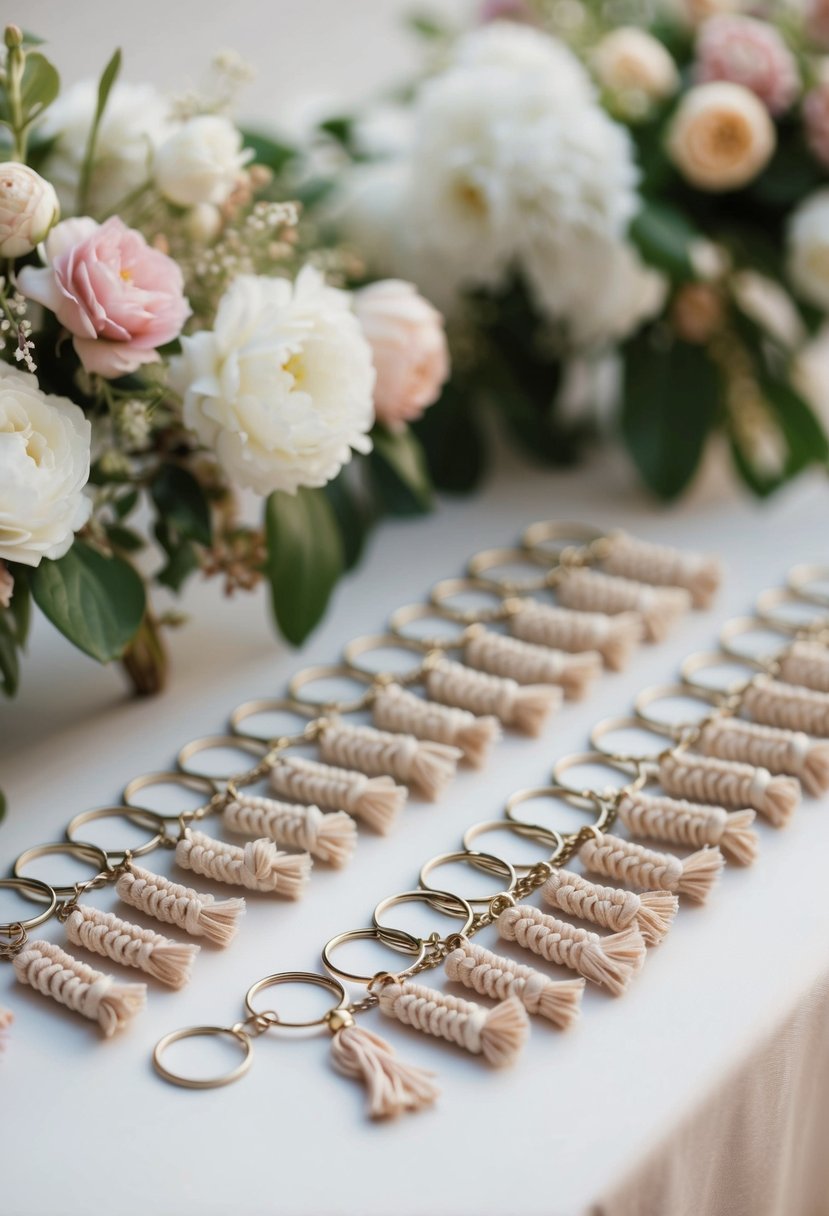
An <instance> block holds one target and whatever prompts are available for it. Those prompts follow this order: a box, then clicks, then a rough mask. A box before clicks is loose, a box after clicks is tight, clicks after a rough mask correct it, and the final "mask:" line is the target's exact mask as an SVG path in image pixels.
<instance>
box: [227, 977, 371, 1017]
mask: <svg viewBox="0 0 829 1216" xmlns="http://www.w3.org/2000/svg"><path fill="white" fill-rule="evenodd" d="M279 984H312V985H313V986H314V987H317V988H325V989H326V990H327V991H328V992H332V993H333V994H334V996H335V997H336V998H337V1003H336V1004H335V1005H333V1006H332V1007H331V1009H329V1010H328V1012H327V1013H325V1014H323V1016H322V1017H321V1018H314V1019H312V1020H311V1021H308V1022H286V1021H284V1019H283V1018H282V1017H280V1018H279V1020H278V1021H277V1022H275V1023H274V1025H276V1026H278V1027H279V1028H280V1030H309V1029H310V1028H311V1027H312V1026H325V1025H328V1024H329V1022H330V1018H331V1015H332V1014H333V1013H336V1012H337V1011H339V1010H343V1009H345V1008H347V1006H348V993H347V992H346V990H345V988H344V987H343V985H342V984H341V983H340V981H339V980H338V979H335V978H334V976H333V975H320V974H319V973H318V972H316V971H278V972H275V973H274V974H273V975H266V976H265V977H264V979H261V980H257V981H256V983H255V984H251V986H250V988H248V990H247V992H246V993H245V1009H246V1010H247V1011H248V1013H249V1014H251V1016H252V1017H255V1018H261V1017H265V1016H266V1013H267V1011H260V1010H258V1009H254V1007H253V998H254V997H255V996H256V995H257V993H259V992H262V991H263V989H265V988H273V987H276V986H277V985H279Z"/></svg>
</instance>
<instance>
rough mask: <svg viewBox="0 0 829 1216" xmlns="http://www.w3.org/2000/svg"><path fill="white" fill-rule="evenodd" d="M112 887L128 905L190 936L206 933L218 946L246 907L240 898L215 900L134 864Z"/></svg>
mask: <svg viewBox="0 0 829 1216" xmlns="http://www.w3.org/2000/svg"><path fill="white" fill-rule="evenodd" d="M115 890H116V892H117V894H118V897H119V899H122V900H123V901H124V903H125V904H129V906H130V907H131V908H137V909H138V910H139V912H143V913H144V914H145V915H146V916H151V917H152V918H153V920H158V921H161V923H162V924H165V925H175V926H176V927H177V928H178V929H183V930H184V932H185V933H189V934H190V936H191V937H206V938H207V939H208V941H211V942H214V943H215V944H216V945H217V946H226V945H228V943H229V942H231V941H232V940H233V938H234V937H235V936H236V932H237V930H238V928H239V917H240V916H241V915H242V913H243V912H244V910H245V901H244V900H243V899H223V900H217V899H216V898H215V896H213V895H207V894H204V893H202V892H200V891H194V890H193V888H192V887H184V886H182V885H181V883H178V882H171V881H170V879H169V878H164V877H163V876H162V875H161V874H152V873H151V872H150V871H149V870H143V869H142V868H141V867H140V866H137V865H135V864H133V865H131V866H130V868H129V869H128V870H127V871H126V873H124V874H121V875H120V877H119V878H118V881H117V882H116V884H115Z"/></svg>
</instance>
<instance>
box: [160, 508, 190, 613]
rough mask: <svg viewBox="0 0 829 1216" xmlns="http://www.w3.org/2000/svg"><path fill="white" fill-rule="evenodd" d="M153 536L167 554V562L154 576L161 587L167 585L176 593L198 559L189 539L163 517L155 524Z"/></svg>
mask: <svg viewBox="0 0 829 1216" xmlns="http://www.w3.org/2000/svg"><path fill="white" fill-rule="evenodd" d="M154 532H155V538H156V540H157V541H158V543H159V544H160V545H161V548H162V549H163V550H164V552H165V553H166V555H167V562H166V564H165V565H164V566H163V567H162V569H161V570H159V572H158V574H157V575H156V576H155V581H156V582H157V583H160V585H161V586H162V587H169V589H170V590H171V591H174V592H175V593H176V595H178V593H179V591H181V588H182V586H183V585H184V583H185V582H186V581H187V579H188V578H189V577H190V575H191V574H192V573H193V572H194V571H195V570H198V568H199V559H198V557H197V556H196V550H195V549H194V547H193V544H192V542H191V541H189V540H188V539H187V538H186V537H185V536H180V535H179V533H178V532H176V530H175V529H174V528H170V527H169V526H168V525H167V524H166V523H165V521H164V520H163V519H159V520H158V522H157V523H156V525H155V529H154Z"/></svg>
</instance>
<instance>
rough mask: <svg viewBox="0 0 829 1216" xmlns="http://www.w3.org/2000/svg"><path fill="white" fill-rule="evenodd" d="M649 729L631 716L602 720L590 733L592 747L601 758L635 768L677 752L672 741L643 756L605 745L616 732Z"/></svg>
mask: <svg viewBox="0 0 829 1216" xmlns="http://www.w3.org/2000/svg"><path fill="white" fill-rule="evenodd" d="M648 729H651V728H649V727H645V726H643V725H642V722H641V721H640V719H639V718H634V717H632V716H630V715H628V716H624V715H620V716H619V717H613V718H602V720H601V721H600V722H597V723H596V725H595V726H594V727H593V729H592V730H591V732H590V746H591V747H592V749H593V751H594V752H598V753H599V754H600V755H601V756H604V758H605V759H606V760H614V761H615V762H616V763H617V764H618V765H633V766H634V767H636V766H637V765H641V764H650V763H652V762H653V761H655V760H659V758H660V757H661V756H664V755H666V754H667V753H668V752H673V751H676V749H677V747H678V746H679V745H678V744H676V743H675V742H673V741H670V740H669V741H668V746H667V747H663V748H660V749H659V751H655V752H647V753H646V754H645V755H643V754H642V753H641V752H637V753H633V752H615V751H612V750H611V749H610V748H609V747H607V746H605V744H604V738H605V736H606V735H612V734H615V733H616V731H620V730H638V731H642V730H648ZM651 733H652V734H659V732H658V731H652V732H651ZM662 738H663V739H664V738H665V736H664V735H662ZM559 763H560V762H559ZM569 767H573V765H570V766H569ZM561 771H563V770H561ZM556 780H558V777H556Z"/></svg>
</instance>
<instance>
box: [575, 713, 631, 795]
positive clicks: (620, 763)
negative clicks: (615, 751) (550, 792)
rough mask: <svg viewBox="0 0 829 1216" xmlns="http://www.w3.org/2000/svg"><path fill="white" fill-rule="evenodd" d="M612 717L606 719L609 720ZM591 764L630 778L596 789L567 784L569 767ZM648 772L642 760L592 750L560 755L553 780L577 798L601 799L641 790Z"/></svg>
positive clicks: (581, 766)
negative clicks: (618, 783) (622, 757)
mask: <svg viewBox="0 0 829 1216" xmlns="http://www.w3.org/2000/svg"><path fill="white" fill-rule="evenodd" d="M611 720H612V719H608V721H611ZM588 764H592V765H594V766H596V767H597V768H598V767H599V766H600V765H605V766H606V767H607V768H612V769H615V771H616V772H617V773H621V774H622V775H623V776H625V777H630V778H631V780H630V781H628V782H626V783H625V784H624V785H621V786H616V785H606V786H605V787H604V789H601V790H597V789H591V788H589V787H585V786H575V785H568V784H567V781H566V780H565V774H566V773H567V772H568V770H569V769H571V768H583V767H584V766H585V765H588ZM631 770H633V771H632V772H631ZM647 780H648V774H647V772H646V771H645V770H644V768H643V762H641V761H638V760H637V761H630V760H619V759H617V758H616V757H614V756H611V755H609V754H608V753H607V752H602V751H592V752H571V754H570V755H569V756H562V757H561V759H560V760H557V761H556V763H555V765H554V767H553V781H554V782H555V783H556V785H557V786H558V787H559V788H560V789H562V790H566V791H567V793H568V794H575V795H577V796H578V797H579V798H594V797H599V798H602V799H612V798H616V797H617V796H618V795H619V794H620V793H631V794H632V793H634V792H635V791H636V790H641V789H642V787H643V786H644V785H645V784H646V783H647Z"/></svg>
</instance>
